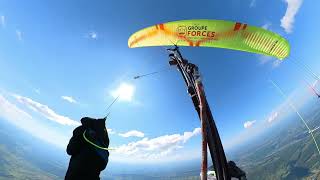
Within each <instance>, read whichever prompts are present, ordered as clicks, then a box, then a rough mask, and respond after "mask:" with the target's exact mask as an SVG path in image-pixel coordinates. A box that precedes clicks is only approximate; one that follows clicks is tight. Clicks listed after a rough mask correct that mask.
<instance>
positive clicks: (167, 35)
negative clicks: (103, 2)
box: [128, 19, 290, 60]
mask: <svg viewBox="0 0 320 180" xmlns="http://www.w3.org/2000/svg"><path fill="white" fill-rule="evenodd" d="M174 44H176V45H178V46H200V47H216V48H227V49H233V50H240V51H246V52H251V53H258V54H263V55H267V56H273V57H276V58H278V59H281V60H282V59H284V58H286V57H288V56H289V53H290V46H289V43H288V41H287V40H286V39H284V38H283V37H281V36H280V35H278V34H276V33H273V32H271V31H268V30H266V29H263V28H259V27H255V26H249V25H247V24H243V23H239V22H231V21H222V20H204V19H203V20H183V21H174V22H168V23H163V24H157V25H154V26H151V27H147V28H145V29H142V30H140V31H138V32H136V33H134V34H133V35H132V36H131V37H130V38H129V41H128V46H129V47H130V48H135V47H145V46H172V45H174Z"/></svg>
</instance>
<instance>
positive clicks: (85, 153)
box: [65, 118, 109, 180]
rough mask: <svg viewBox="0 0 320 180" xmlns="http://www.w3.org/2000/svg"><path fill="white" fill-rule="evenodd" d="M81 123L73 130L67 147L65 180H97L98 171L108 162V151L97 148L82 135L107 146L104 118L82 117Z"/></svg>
mask: <svg viewBox="0 0 320 180" xmlns="http://www.w3.org/2000/svg"><path fill="white" fill-rule="evenodd" d="M81 123H82V125H81V126H79V127H77V128H76V129H75V130H74V131H73V136H72V138H71V139H70V142H69V144H68V147H67V153H68V154H69V155H70V156H71V158H70V162H69V167H68V170H67V173H66V176H65V180H98V179H100V177H99V176H100V172H101V171H102V170H104V169H105V168H106V166H107V164H108V157H109V152H108V151H106V150H102V149H99V148H97V147H95V146H93V145H91V144H89V143H88V142H87V141H85V139H84V137H83V133H84V132H85V131H86V137H87V138H88V139H90V141H92V142H94V143H95V144H98V145H99V146H102V147H106V148H108V146H109V137H108V132H107V130H106V128H105V119H97V120H95V119H92V118H82V119H81Z"/></svg>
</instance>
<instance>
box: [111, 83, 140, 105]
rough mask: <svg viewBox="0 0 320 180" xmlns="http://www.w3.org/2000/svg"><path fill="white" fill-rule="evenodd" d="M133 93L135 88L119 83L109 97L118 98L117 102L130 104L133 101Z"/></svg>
mask: <svg viewBox="0 0 320 180" xmlns="http://www.w3.org/2000/svg"><path fill="white" fill-rule="evenodd" d="M134 92H135V87H134V86H133V85H131V84H127V83H121V84H120V86H119V87H118V88H116V89H115V90H112V91H111V92H110V95H111V96H112V97H113V98H117V97H118V96H119V100H121V101H128V102H130V101H132V99H133V95H134Z"/></svg>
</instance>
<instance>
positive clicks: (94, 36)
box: [85, 31, 98, 40]
mask: <svg viewBox="0 0 320 180" xmlns="http://www.w3.org/2000/svg"><path fill="white" fill-rule="evenodd" d="M85 37H86V38H89V39H93V40H97V39H98V33H97V32H95V31H90V32H89V33H88V34H87V35H86V36H85Z"/></svg>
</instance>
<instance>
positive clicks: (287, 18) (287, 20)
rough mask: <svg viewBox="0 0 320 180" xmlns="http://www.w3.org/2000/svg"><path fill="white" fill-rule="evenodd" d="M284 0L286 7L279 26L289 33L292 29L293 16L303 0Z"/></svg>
mask: <svg viewBox="0 0 320 180" xmlns="http://www.w3.org/2000/svg"><path fill="white" fill-rule="evenodd" d="M285 1H286V3H287V4H288V7H287V10H286V13H285V15H284V16H283V17H282V19H281V27H283V28H284V30H285V31H286V32H287V33H291V32H292V30H293V23H294V18H295V16H296V14H297V13H298V11H299V8H300V7H301V5H302V2H303V0H285Z"/></svg>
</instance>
